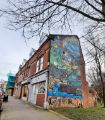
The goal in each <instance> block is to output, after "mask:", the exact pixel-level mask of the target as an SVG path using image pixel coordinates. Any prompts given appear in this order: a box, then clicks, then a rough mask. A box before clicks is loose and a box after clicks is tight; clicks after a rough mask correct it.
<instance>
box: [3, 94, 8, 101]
mask: <svg viewBox="0 0 105 120" xmlns="http://www.w3.org/2000/svg"><path fill="white" fill-rule="evenodd" d="M3 101H6V102H7V101H8V94H7V93H6V92H4V95H3Z"/></svg>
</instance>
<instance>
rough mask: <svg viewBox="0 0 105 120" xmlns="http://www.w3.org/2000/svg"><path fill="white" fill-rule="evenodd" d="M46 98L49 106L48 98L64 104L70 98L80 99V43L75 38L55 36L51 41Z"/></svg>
mask: <svg viewBox="0 0 105 120" xmlns="http://www.w3.org/2000/svg"><path fill="white" fill-rule="evenodd" d="M48 96H49V103H50V104H52V102H51V100H52V99H50V98H53V100H54V99H55V100H57V99H59V100H57V101H60V100H61V98H63V99H66V103H69V101H71V99H72V98H75V99H82V81H81V80H80V43H79V40H78V39H77V37H75V36H55V37H54V39H53V40H51V51H50V68H49V82H48ZM67 100H68V102H67Z"/></svg>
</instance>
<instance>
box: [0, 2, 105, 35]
mask: <svg viewBox="0 0 105 120" xmlns="http://www.w3.org/2000/svg"><path fill="white" fill-rule="evenodd" d="M8 2H9V7H8V8H7V9H4V10H1V11H2V12H4V13H6V14H7V15H8V17H9V23H10V25H11V26H12V28H11V29H15V30H17V29H22V30H23V35H24V36H27V35H29V36H31V37H33V36H34V35H35V33H41V31H42V30H43V29H46V27H48V30H49V29H52V28H53V27H54V28H55V27H58V26H61V28H62V27H65V28H68V29H70V25H71V20H72V18H76V19H78V18H81V17H84V19H85V20H86V19H88V20H92V21H94V22H95V23H98V24H100V23H101V24H103V25H104V26H105V0H8ZM78 16H79V17H78Z"/></svg>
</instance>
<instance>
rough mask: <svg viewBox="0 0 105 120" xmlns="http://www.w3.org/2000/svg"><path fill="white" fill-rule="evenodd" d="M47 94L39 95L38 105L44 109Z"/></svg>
mask: <svg viewBox="0 0 105 120" xmlns="http://www.w3.org/2000/svg"><path fill="white" fill-rule="evenodd" d="M44 99H45V94H37V100H36V105H38V106H41V107H43V105H44Z"/></svg>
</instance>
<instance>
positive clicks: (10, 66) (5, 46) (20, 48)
mask: <svg viewBox="0 0 105 120" xmlns="http://www.w3.org/2000/svg"><path fill="white" fill-rule="evenodd" d="M5 5H6V0H3V1H2V0H1V1H0V8H1V7H3V6H5ZM6 25H7V22H6V20H5V19H4V18H2V19H0V80H1V79H4V80H7V76H6V75H7V73H8V72H13V73H16V72H17V70H18V66H19V64H21V63H22V60H23V59H24V58H26V59H27V58H28V57H29V52H30V49H31V48H36V49H37V48H38V41H36V40H35V39H31V40H27V44H26V42H25V39H24V38H23V37H22V35H21V33H19V32H16V31H11V30H9V29H7V28H6Z"/></svg>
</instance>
